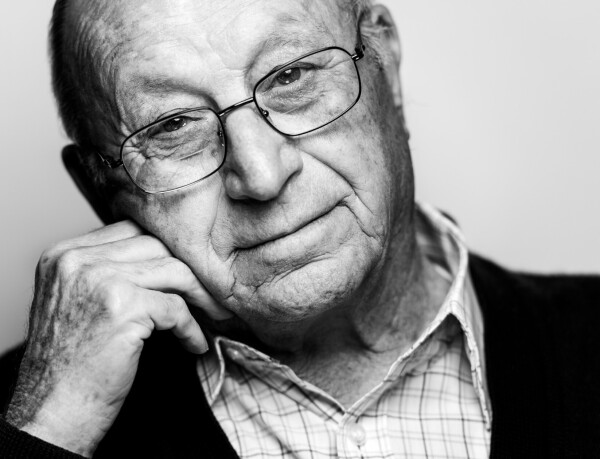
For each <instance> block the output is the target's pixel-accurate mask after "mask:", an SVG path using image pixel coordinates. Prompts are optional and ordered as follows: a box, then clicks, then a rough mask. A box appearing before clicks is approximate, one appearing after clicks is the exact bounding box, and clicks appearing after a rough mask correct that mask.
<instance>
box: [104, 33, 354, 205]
mask: <svg viewBox="0 0 600 459" xmlns="http://www.w3.org/2000/svg"><path fill="white" fill-rule="evenodd" d="M364 50H365V46H364V45H363V44H362V42H361V41H360V32H359V43H358V45H357V46H356V48H355V54H350V53H349V52H348V51H346V50H344V49H343V48H339V47H336V46H332V47H328V48H323V49H320V50H318V51H313V52H310V53H308V54H304V55H303V56H300V57H298V58H296V59H294V60H292V61H289V62H287V63H285V64H283V65H280V66H278V67H276V68H275V69H274V70H272V71H271V72H269V73H268V74H267V75H265V76H264V77H262V78H261V79H260V80H259V81H258V83H256V85H255V86H254V91H253V95H252V97H250V98H248V99H245V100H242V101H240V102H238V103H236V104H233V105H231V106H230V107H227V108H226V109H224V110H221V111H220V112H216V111H215V110H213V109H212V108H210V107H195V108H190V109H186V110H182V111H179V112H177V113H175V114H172V115H168V116H165V117H163V118H161V119H159V120H157V121H154V122H153V123H151V124H149V125H147V126H145V127H143V128H141V129H139V130H137V131H135V132H134V133H133V134H131V135H130V136H129V137H127V138H126V139H125V140H124V141H123V143H122V145H121V156H120V159H119V160H114V159H112V158H108V157H105V156H103V155H102V154H100V158H101V160H102V162H103V163H104V164H105V165H106V166H108V167H110V168H116V167H120V166H123V167H124V168H125V171H126V172H127V175H128V176H129V178H130V179H131V181H132V182H133V183H134V184H135V185H136V186H137V187H138V188H140V189H141V190H142V191H144V192H145V193H149V194H159V193H167V192H171V191H175V190H180V189H182V188H185V187H188V186H190V185H193V184H195V183H198V182H200V181H201V180H204V179H206V178H208V177H210V176H211V175H213V174H214V173H216V172H217V171H218V170H219V169H220V168H221V167H222V166H223V164H224V163H225V158H226V156H227V140H226V137H225V129H224V118H225V117H226V116H227V115H228V114H229V113H231V112H232V111H234V110H236V109H238V108H240V107H243V106H245V105H248V104H251V103H254V105H255V106H256V109H257V110H258V113H259V114H260V116H261V117H262V119H263V120H265V121H266V122H267V123H268V124H269V125H270V126H271V127H272V128H273V129H274V130H275V131H277V132H279V133H280V134H283V135H285V136H288V137H297V136H301V135H304V134H308V133H309V132H313V131H316V130H317V129H321V128H323V127H325V126H327V125H328V124H331V123H333V122H334V121H335V120H337V119H338V118H340V117H342V116H343V115H344V114H346V113H347V112H348V111H349V110H350V109H351V108H352V107H354V105H356V103H357V102H358V100H359V98H360V94H361V81H360V75H359V73H358V67H357V65H356V63H357V61H359V60H360V59H362V58H363V57H364Z"/></svg>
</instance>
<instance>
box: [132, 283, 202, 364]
mask: <svg viewBox="0 0 600 459" xmlns="http://www.w3.org/2000/svg"><path fill="white" fill-rule="evenodd" d="M143 295H144V296H146V297H147V298H148V299H147V301H144V303H145V307H146V312H147V313H148V315H149V316H150V319H151V320H152V322H153V323H154V327H155V329H156V330H171V331H172V332H173V334H174V335H175V336H176V337H177V338H178V339H179V340H180V341H181V343H182V344H183V345H184V346H185V348H186V349H187V350H189V351H190V352H193V353H195V354H203V353H205V352H206V351H207V350H208V342H207V341H206V337H205V336H204V333H202V329H201V328H200V325H198V322H196V320H195V319H194V317H193V316H192V314H191V313H190V310H189V309H188V306H187V304H186V303H185V301H184V300H183V298H181V297H180V296H179V295H175V294H172V293H162V292H155V291H151V290H146V291H144V293H143Z"/></svg>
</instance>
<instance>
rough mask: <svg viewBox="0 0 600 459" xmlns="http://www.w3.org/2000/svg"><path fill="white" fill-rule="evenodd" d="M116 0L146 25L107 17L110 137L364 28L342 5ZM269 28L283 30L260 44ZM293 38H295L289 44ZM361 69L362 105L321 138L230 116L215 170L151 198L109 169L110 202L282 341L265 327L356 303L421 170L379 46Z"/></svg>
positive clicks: (248, 83) (400, 221) (267, 331)
mask: <svg viewBox="0 0 600 459" xmlns="http://www.w3.org/2000/svg"><path fill="white" fill-rule="evenodd" d="M119 3H120V4H119V6H118V7H114V9H115V10H116V12H115V13H114V14H117V13H118V14H121V15H123V16H125V17H128V15H133V14H135V15H136V16H137V21H136V22H135V24H134V25H133V27H132V26H130V25H129V24H127V25H126V26H125V25H124V26H119V25H118V23H117V24H116V25H113V24H112V23H111V25H110V27H111V29H114V30H111V33H110V35H114V36H116V37H118V38H119V40H120V41H121V44H120V46H119V47H118V50H117V51H116V53H115V55H114V56H113V57H112V60H111V64H112V65H111V68H110V69H109V70H110V71H109V73H111V74H112V75H114V78H113V79H112V80H110V83H111V84H110V85H109V86H110V89H109V92H110V94H111V95H113V96H114V99H115V101H116V103H117V104H118V107H119V121H120V126H121V129H120V132H117V133H113V134H114V136H113V138H114V139H115V141H114V145H115V146H116V145H118V143H119V141H120V140H122V138H123V136H125V135H127V134H129V133H130V132H132V131H133V130H134V129H136V128H138V127H140V126H142V125H144V124H145V123H146V122H148V121H149V120H151V119H154V118H155V117H156V116H157V115H159V114H161V113H165V112H168V111H170V110H172V109H173V108H176V107H190V106H201V105H213V106H216V107H226V106H229V105H231V104H232V103H235V102H237V101H239V100H242V99H244V98H246V97H247V96H248V95H249V92H250V90H251V88H252V86H253V84H254V82H256V81H257V80H258V79H259V78H260V76H262V75H263V74H265V73H266V72H267V71H268V70H270V69H271V68H272V67H273V66H274V65H277V64H278V63H281V62H284V61H287V60H289V59H291V58H293V57H295V56H297V55H300V54H303V53H305V52H308V51H311V50H313V49H315V48H319V47H325V46H330V45H338V46H341V47H343V48H345V49H347V50H350V51H353V49H354V46H355V45H356V33H357V29H356V24H355V23H354V22H352V21H350V20H348V18H346V19H344V18H343V17H341V16H340V14H339V12H337V10H336V7H335V6H333V2H332V4H330V5H329V6H327V3H325V4H323V3H322V2H307V3H308V5H302V4H301V2H297V1H286V2H282V1H279V0H278V1H263V2H256V1H252V2H251V1H245V2H235V7H233V6H232V5H228V4H225V3H223V2H217V3H214V4H211V5H207V4H205V2H183V3H178V4H177V5H178V6H177V7H174V6H173V4H168V5H169V6H166V5H167V4H165V3H164V2H150V3H149V4H148V6H147V7H146V6H145V7H144V8H141V10H140V9H139V8H138V6H137V5H135V4H133V3H129V2H128V3H127V4H125V2H119ZM146 3H148V2H146ZM145 5H146V4H145ZM232 8H233V9H234V10H235V11H236V13H235V14H232V12H231V11H232ZM122 10H126V12H125V13H123V12H122ZM157 14H159V15H160V17H161V18H162V19H161V27H160V29H159V33H157V32H156V21H155V17H156V15H157ZM288 16H290V17H294V18H297V22H295V21H294V22H292V21H286V20H285V19H286V17H288ZM259 25H260V27H259ZM273 30H277V31H278V32H279V35H281V38H280V39H277V38H275V39H274V40H275V43H273V39H272V40H271V42H268V44H267V46H265V45H264V43H265V41H266V40H267V38H268V35H269V34H270V33H271V32H272V31H273ZM287 37H294V38H297V39H298V41H297V42H296V41H292V42H290V41H289V40H287V44H286V38H287ZM359 70H360V72H361V77H362V79H363V88H364V90H363V94H362V97H361V100H360V101H359V103H358V104H357V105H356V106H355V107H354V108H353V109H352V110H351V111H350V112H349V113H348V114H347V115H345V116H344V117H343V118H341V119H340V120H338V121H337V122H335V123H334V124H333V125H331V126H330V127H328V128H325V129H323V130H321V131H319V132H318V133H315V134H314V135H307V136H304V137H300V138H297V139H292V138H286V137H284V136H282V135H280V134H278V133H277V132H275V131H274V130H273V129H271V128H270V127H269V126H268V125H267V124H266V123H265V122H264V121H263V120H262V119H261V118H260V117H259V116H258V114H257V113H256V111H255V109H254V108H252V106H247V107H244V108H242V109H240V110H238V111H235V112H233V113H232V114H230V115H229V116H228V118H227V119H226V123H227V125H226V133H227V139H228V149H229V157H228V161H227V163H226V165H225V167H224V168H223V169H222V170H221V173H220V176H215V177H213V178H210V179H208V180H206V181H205V182H202V183H200V184H198V185H196V186H194V187H191V188H188V189H186V190H184V191H181V192H177V193H173V194H167V195H161V196H156V197H154V196H147V195H143V194H142V193H140V192H139V191H138V190H136V189H135V188H133V187H132V186H131V184H130V183H129V182H128V181H127V179H126V178H125V177H124V174H123V171H122V170H120V171H118V172H117V173H116V177H111V179H113V180H122V182H123V191H122V192H121V193H119V194H118V195H117V197H116V198H115V199H114V200H113V203H112V206H113V209H114V211H115V212H116V213H118V214H119V215H124V216H127V217H129V218H132V219H133V220H135V221H136V222H138V223H139V224H140V225H141V226H142V227H144V228H146V229H147V230H148V231H150V232H151V233H152V234H154V235H156V236H157V237H158V238H159V239H160V240H162V241H164V242H165V244H166V245H167V246H168V247H169V249H170V250H171V251H172V252H173V254H174V255H175V256H176V257H177V258H179V259H180V260H182V261H183V262H184V263H186V264H187V265H188V266H189V267H190V268H191V269H192V271H193V272H194V273H195V274H196V275H197V276H198V278H199V279H201V280H202V282H203V283H204V284H205V285H206V287H207V288H208V289H209V290H210V292H211V293H212V294H213V295H214V297H215V298H216V299H217V301H219V302H220V303H222V304H223V305H224V306H225V307H226V308H227V309H229V310H230V311H232V312H233V313H234V314H235V315H236V316H237V317H238V318H239V319H241V321H243V322H244V323H245V324H248V325H249V326H250V328H251V329H252V330H253V331H254V332H255V333H256V334H258V335H259V336H261V338H262V339H263V340H266V341H269V342H271V344H274V345H276V346H277V342H278V341H280V339H278V336H274V337H272V338H271V337H270V336H271V335H272V334H273V333H275V332H276V334H277V335H278V334H281V333H282V331H284V330H286V329H287V328H286V325H287V324H292V326H293V327H294V328H297V327H298V322H302V323H303V324H304V323H306V324H309V323H311V322H312V321H313V320H315V319H316V318H317V317H319V315H321V314H322V313H323V312H324V311H326V310H328V309H331V308H333V307H336V306H339V305H340V304H342V303H349V302H352V301H357V300H358V298H357V297H356V294H357V291H358V290H360V289H359V287H360V286H361V284H362V283H363V282H365V280H366V278H367V276H368V275H369V273H371V272H372V270H373V269H374V268H376V267H377V266H378V264H380V263H381V262H382V260H383V259H384V256H385V254H386V250H387V248H388V245H389V242H390V241H389V240H390V234H391V233H392V231H394V227H396V232H402V231H403V229H402V226H403V225H405V226H408V225H409V218H410V217H411V214H412V208H413V204H412V199H413V196H412V176H411V171H410V160H409V158H408V154H407V150H406V149H405V148H403V144H402V141H403V138H402V135H403V132H402V129H401V124H400V120H399V115H398V111H397V109H396V107H395V106H394V100H395V95H394V94H393V93H392V90H391V85H390V84H389V81H388V79H387V78H388V76H386V74H385V73H384V72H382V71H381V69H380V68H379V66H378V65H377V63H376V62H375V56H374V51H373V50H367V56H366V58H365V59H364V60H363V61H361V62H359ZM156 78H165V79H167V78H168V82H164V81H163V80H161V82H162V83H163V84H162V86H161V87H160V90H158V91H157V90H155V89H154V90H153V91H145V90H144V88H143V87H142V85H143V82H144V81H147V80H148V79H149V80H152V79H156ZM107 154H112V155H113V156H115V155H117V151H116V150H115V149H114V148H113V149H109V150H108V151H107ZM320 216H323V217H322V218H320V219H318V220H317V221H316V222H314V223H313V224H311V225H310V226H307V227H306V228H303V229H302V230H300V231H296V230H298V229H299V228H302V227H303V226H305V225H307V224H308V223H309V222H311V221H313V220H314V219H315V218H317V217H320ZM408 234H410V233H408ZM248 246H251V248H247V247H248ZM279 338H280V337H279ZM273 341H275V342H273Z"/></svg>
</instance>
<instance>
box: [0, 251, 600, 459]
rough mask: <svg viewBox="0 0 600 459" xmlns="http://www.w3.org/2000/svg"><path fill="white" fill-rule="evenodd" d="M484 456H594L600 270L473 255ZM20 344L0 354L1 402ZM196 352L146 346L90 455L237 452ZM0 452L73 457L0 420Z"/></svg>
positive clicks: (598, 417)
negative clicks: (565, 271)
mask: <svg viewBox="0 0 600 459" xmlns="http://www.w3.org/2000/svg"><path fill="white" fill-rule="evenodd" d="M470 273H471V276H472V279H473V283H474V285H475V290H476V292H477V296H478V298H479V302H480V304H481V309H482V311H483V318H484V322H485V358H486V367H487V377H488V382H489V391H490V397H491V402H492V411H493V423H492V445H491V457H492V458H521V457H522V458H538V457H539V458H561V459H563V458H570V457H571V458H600V355H599V353H600V330H598V326H599V324H600V277H597V276H538V275H530V274H527V275H526V274H517V273H512V272H508V271H506V270H504V269H502V268H500V267H498V266H496V265H494V264H493V263H491V262H489V261H486V260H484V259H482V258H479V257H477V256H471V257H470ZM21 353H22V351H21V350H17V351H13V352H12V353H10V354H8V355H7V356H5V357H4V358H3V359H2V360H0V403H2V404H6V403H7V402H8V400H9V397H10V392H11V386H12V385H13V384H14V379H15V377H16V372H17V368H18V362H19V360H20V356H21ZM194 360H195V357H194V356H192V355H191V354H188V353H186V352H184V351H183V350H182V348H180V347H179V345H178V344H177V342H176V341H175V340H174V339H173V338H172V337H171V335H170V334H168V333H164V332H159V333H155V336H153V338H151V339H150V340H149V341H148V343H147V344H146V346H145V349H144V352H143V354H142V357H141V361H140V366H139V371H138V374H137V377H136V380H135V382H134V385H133V387H132V389H131V393H130V395H129V396H128V398H127V400H126V402H125V404H124V406H123V409H122V411H121V413H120V414H119V416H118V418H117V421H116V422H115V424H114V425H113V427H112V429H111V430H110V431H109V433H108V434H107V436H106V437H105V438H104V440H103V441H102V443H101V444H100V447H99V448H98V450H97V452H96V455H95V456H94V457H97V458H116V457H157V458H184V457H185V458H219V459H227V458H237V455H236V453H235V451H234V450H233V448H232V446H231V445H230V443H229V441H228V440H227V437H226V435H225V433H224V432H223V431H222V430H221V428H220V426H219V424H218V422H217V421H216V419H215V418H214V416H213V414H212V411H211V409H210V407H209V405H208V404H207V401H206V398H205V396H204V393H203V392H202V389H201V385H200V383H199V381H198V377H197V374H196V368H195V364H194ZM0 457H2V458H4V457H7V458H25V457H27V458H36V457H43V458H75V457H79V456H76V455H73V454H70V453H68V452H66V451H64V450H61V449H60V448H56V447H54V446H52V445H49V444H47V443H45V442H42V441H41V440H38V439H36V438H34V437H31V436H29V435H27V434H25V433H23V432H20V431H18V430H17V429H14V428H13V427H11V426H10V425H8V424H7V423H6V422H4V421H1V420H0Z"/></svg>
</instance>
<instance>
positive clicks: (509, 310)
mask: <svg viewBox="0 0 600 459" xmlns="http://www.w3.org/2000/svg"><path fill="white" fill-rule="evenodd" d="M470 274H471V278H472V280H473V285H474V287H475V291H476V294H477V297H478V300H479V304H480V307H481V310H482V313H483V319H484V333H485V338H484V339H485V361H486V372H487V380H488V388H489V394H490V399H491V402H492V412H493V414H492V416H493V424H492V454H491V457H493V458H496V457H544V458H568V457H574V458H575V457H600V438H599V437H598V436H597V432H596V429H597V426H599V425H600V358H598V355H597V350H598V349H600V333H598V323H600V277H599V276H594V275H539V274H530V273H517V272H511V271H508V270H506V269H504V268H501V267H500V266H498V265H496V264H495V263H492V262H490V261H488V260H485V259H483V258H481V257H479V256H476V255H471V257H470Z"/></svg>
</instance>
